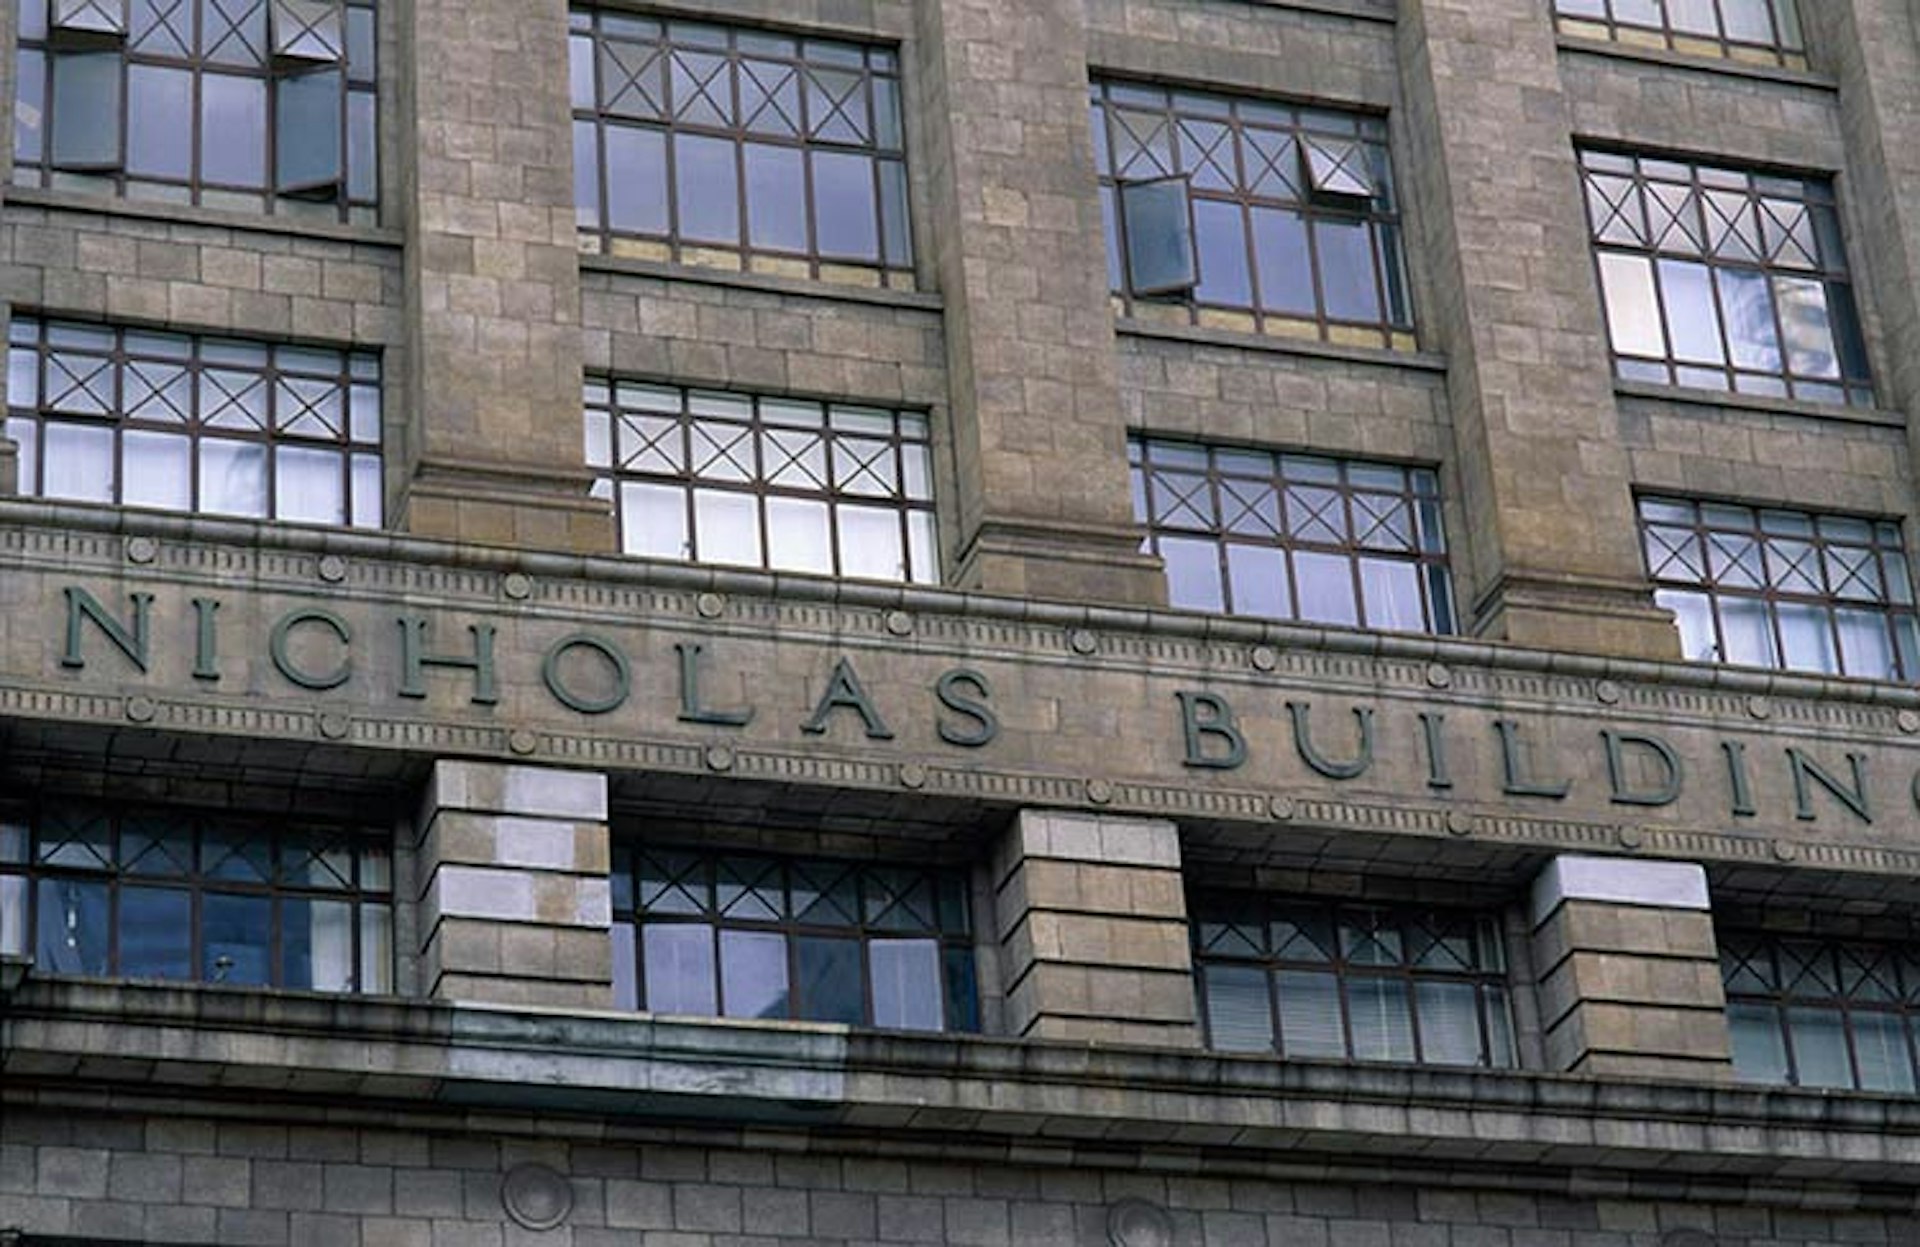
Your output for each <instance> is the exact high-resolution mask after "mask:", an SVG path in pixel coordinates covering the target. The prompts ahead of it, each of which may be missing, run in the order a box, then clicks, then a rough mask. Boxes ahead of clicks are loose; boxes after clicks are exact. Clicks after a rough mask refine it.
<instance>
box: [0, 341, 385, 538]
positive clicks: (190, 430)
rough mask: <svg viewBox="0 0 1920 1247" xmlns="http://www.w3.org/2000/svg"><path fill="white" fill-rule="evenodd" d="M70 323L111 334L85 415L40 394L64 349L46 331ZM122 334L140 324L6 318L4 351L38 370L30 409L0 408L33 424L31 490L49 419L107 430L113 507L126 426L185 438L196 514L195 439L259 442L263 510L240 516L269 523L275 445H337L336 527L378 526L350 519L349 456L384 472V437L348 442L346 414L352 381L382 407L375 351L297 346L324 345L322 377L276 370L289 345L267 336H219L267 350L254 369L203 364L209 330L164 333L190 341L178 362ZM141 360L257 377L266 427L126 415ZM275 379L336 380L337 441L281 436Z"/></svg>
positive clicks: (42, 464)
mask: <svg viewBox="0 0 1920 1247" xmlns="http://www.w3.org/2000/svg"><path fill="white" fill-rule="evenodd" d="M69 326H70V327H73V328H78V329H84V330H86V331H89V332H102V333H111V334H112V335H113V340H114V345H113V347H112V348H111V350H110V351H109V352H108V353H107V355H106V358H107V360H108V366H109V367H110V368H111V369H112V370H113V397H112V400H111V402H110V404H109V410H108V411H107V412H106V413H104V414H89V413H83V412H70V411H62V410H59V409H58V408H55V407H53V406H52V405H51V404H50V403H49V401H48V395H47V372H48V361H49V359H51V358H54V357H56V356H58V355H59V354H60V353H61V352H62V351H63V350H65V349H66V348H63V347H56V346H53V345H52V344H51V342H50V336H51V331H53V330H56V329H59V328H63V327H69ZM28 332H31V334H32V337H33V341H32V343H30V344H29V343H25V342H22V341H19V340H18V339H19V338H22V337H25V336H26V334H27V333H28ZM129 332H140V331H139V330H131V331H130V330H128V329H127V328H125V327H123V326H119V325H102V324H86V323H82V322H74V321H63V320H53V319H42V318H39V317H32V316H16V317H15V318H14V320H13V322H12V326H11V330H10V336H9V340H8V344H7V349H8V352H9V354H11V352H13V351H32V352H33V353H34V355H35V366H36V368H37V369H38V385H37V389H38V391H39V393H38V401H37V402H36V404H35V405H34V406H33V407H30V408H29V407H18V406H14V405H13V403H14V402H15V401H17V399H18V396H17V395H10V396H9V405H8V407H7V409H6V419H7V420H9V421H11V420H31V421H33V422H34V424H35V426H36V436H35V438H34V447H33V453H34V459H33V463H32V465H31V471H32V479H33V481H34V483H35V486H36V490H35V492H36V496H42V497H44V496H45V491H46V479H47V478H46V466H47V438H46V428H47V426H48V424H49V423H53V424H71V425H85V426H89V427H95V428H104V429H108V430H111V432H112V436H113V456H114V489H113V495H114V496H113V498H112V499H111V500H109V503H107V504H104V505H113V506H124V505H127V504H126V503H125V502H124V498H125V490H126V471H125V467H126V452H125V448H124V447H125V437H126V434H127V433H129V432H148V431H151V432H155V433H166V434H170V435H173V436H177V437H183V438H185V439H187V441H188V443H189V444H190V446H191V447H192V450H191V453H190V454H189V469H188V470H189V473H190V476H189V480H188V496H189V498H190V502H189V505H188V506H187V507H186V508H185V510H184V512H183V513H184V514H211V513H209V512H203V511H202V509H201V489H200V453H199V448H200V445H201V443H202V442H205V441H218V442H236V443H243V444H246V445H257V446H264V447H266V453H267V468H266V495H265V496H266V513H265V514H264V515H262V516H258V517H247V518H257V519H260V520H263V521H276V522H277V521H280V516H279V509H280V508H279V482H278V479H277V478H278V472H277V471H276V470H275V468H276V464H277V457H278V451H279V450H280V448H282V447H289V448H294V449H299V448H303V447H324V448H327V449H331V450H335V451H337V452H338V454H339V456H340V472H341V494H340V497H341V504H342V507H343V509H344V511H345V515H346V518H345V520H344V521H343V522H342V523H341V524H340V525H338V527H343V528H354V527H379V524H375V525H371V526H361V525H356V524H355V523H354V514H355V505H356V501H357V499H356V498H355V487H354V461H355V460H356V459H357V458H359V457H362V456H366V455H371V456H373V457H374V458H376V459H377V460H379V462H380V464H381V467H382V470H383V475H384V467H385V462H386V460H385V453H384V444H383V443H384V438H382V439H381V440H376V441H374V442H364V441H356V440H354V438H353V417H352V402H353V390H354V388H355V387H356V386H372V387H374V388H375V389H376V390H378V391H379V392H380V394H381V402H382V404H383V405H384V402H385V383H384V381H383V380H382V377H381V371H382V370H381V367H380V357H379V356H378V355H377V354H376V353H374V352H372V351H364V350H356V349H353V348H350V347H316V348H299V349H315V350H325V351H328V352H331V353H333V354H336V355H338V356H339V358H340V371H339V372H338V373H336V374H334V375H332V376H331V377H326V378H322V376H321V374H319V373H317V372H306V371H300V370H292V371H283V370H282V369H281V368H280V367H279V365H278V363H277V362H276V360H275V357H274V353H275V351H276V349H277V348H282V347H287V346H289V345H291V344H288V343H279V342H268V341H264V340H260V339H217V340H221V341H245V342H246V343H247V345H249V346H257V347H259V348H261V349H262V350H265V351H266V352H267V353H268V355H267V359H268V362H267V364H266V365H265V366H264V367H262V368H258V369H256V368H253V367H250V366H246V365H239V364H218V363H215V364H209V363H207V362H205V361H204V359H203V356H202V350H203V349H204V344H205V343H206V342H208V341H209V340H215V339H212V337H211V335H206V334H176V333H171V332H169V333H167V334H166V335H165V336H169V337H179V338H184V339H185V340H187V342H188V343H189V344H190V347H189V349H190V352H191V358H190V359H188V360H178V359H169V358H164V357H160V356H146V355H142V354H140V353H139V352H137V351H130V350H129V349H128V347H127V335H128V333H129ZM90 358H91V356H90ZM366 361H371V364H372V375H371V376H370V377H369V376H361V375H358V374H356V372H355V371H354V369H355V364H356V362H366ZM143 362H150V363H155V364H161V365H165V366H167V367H177V368H180V369H182V370H183V371H184V372H185V373H186V375H187V376H188V377H189V378H197V377H198V376H199V375H200V374H201V373H203V372H206V371H210V370H212V371H232V372H244V373H248V374H250V375H257V376H259V378H260V383H261V385H262V386H263V387H264V389H265V391H266V404H267V417H266V424H267V427H266V428H264V429H259V430H242V429H231V428H221V429H218V430H208V429H206V428H205V426H204V425H203V424H202V423H201V420H200V413H199V412H198V410H197V409H196V410H195V411H194V412H192V413H190V414H189V415H186V416H183V417H182V419H181V420H179V421H178V422H170V421H162V420H151V421H150V420H143V419H141V418H139V417H129V416H128V415H127V414H126V401H125V395H126V390H125V370H126V367H127V366H128V365H129V364H130V363H131V364H139V363H143ZM282 377H294V378H299V379H305V380H322V379H325V380H327V381H329V382H331V383H334V384H337V386H338V387H339V393H340V404H341V413H342V417H341V426H342V428H341V434H340V436H339V437H338V438H337V439H334V440H324V439H321V438H318V437H314V436H310V435H305V434H287V433H283V432H281V431H280V430H278V429H276V428H275V427H273V426H274V425H276V424H277V423H278V419H277V412H278V404H279V393H278V382H279V380H280V378H282ZM194 389H195V391H196V392H197V390H198V386H197V384H196V385H195V386H194ZM195 406H196V408H197V400H196V402H195ZM383 432H384V430H383ZM382 495H383V496H382V497H379V498H376V499H375V502H376V503H377V504H379V505H378V506H377V507H376V513H377V514H378V515H379V516H380V517H381V522H382V523H383V522H384V516H385V498H384V488H383V490H382ZM285 522H289V523H293V522H300V523H310V522H313V521H291V520H289V521H285Z"/></svg>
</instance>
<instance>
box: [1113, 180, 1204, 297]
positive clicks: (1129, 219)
mask: <svg viewBox="0 0 1920 1247" xmlns="http://www.w3.org/2000/svg"><path fill="white" fill-rule="evenodd" d="M1120 204H1121V209H1122V211H1123V212H1124V214H1125V217H1126V222H1125V233H1126V243H1127V248H1126V261H1127V273H1128V277H1129V280H1130V283H1131V285H1132V287H1133V292H1134V293H1135V294H1157V293H1161V292H1166V291H1174V290H1185V289H1188V288H1189V287H1191V286H1192V285H1193V284H1194V283H1195V282H1196V281H1197V280H1198V279H1199V272H1198V267H1197V263H1196V261H1195V258H1194V238H1193V218H1192V216H1191V214H1190V213H1189V211H1188V208H1187V183H1186V180H1185V179H1184V178H1167V179H1162V180H1160V181H1155V182H1133V183H1128V184H1126V185H1123V186H1122V187H1121V188H1120Z"/></svg>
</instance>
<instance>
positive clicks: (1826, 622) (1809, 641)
mask: <svg viewBox="0 0 1920 1247" xmlns="http://www.w3.org/2000/svg"><path fill="white" fill-rule="evenodd" d="M1779 611H1780V639H1781V642H1782V644H1783V646H1784V648H1785V653H1784V655H1783V656H1782V660H1781V661H1782V663H1783V664H1784V665H1785V666H1786V667H1787V669H1788V670H1790V671H1820V672H1825V673H1827V674H1829V675H1833V674H1837V673H1838V672H1839V670H1840V662H1839V656H1838V655H1836V654H1835V653H1834V649H1833V626H1832V623H1831V621H1830V619H1829V617H1828V614H1827V611H1826V609H1825V608H1824V607H1819V606H1807V605H1803V604H1801V603H1797V602H1782V603H1781V604H1780V608H1779Z"/></svg>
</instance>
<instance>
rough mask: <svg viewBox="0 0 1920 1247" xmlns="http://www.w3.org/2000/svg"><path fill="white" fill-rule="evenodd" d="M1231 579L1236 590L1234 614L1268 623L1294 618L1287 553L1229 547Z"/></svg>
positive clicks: (1244, 547)
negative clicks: (1259, 618)
mask: <svg viewBox="0 0 1920 1247" xmlns="http://www.w3.org/2000/svg"><path fill="white" fill-rule="evenodd" d="M1227 575H1228V577H1229V580H1230V582H1231V588H1232V590H1233V613H1234V614H1236V615H1254V616H1260V617H1262V618H1267V619H1290V618H1292V617H1293V603H1292V600H1291V598H1290V596H1289V593H1288V585H1287V579H1288V578H1287V556H1286V554H1285V553H1284V552H1282V551H1280V550H1278V549H1272V548H1268V547H1265V546H1242V545H1229V546H1228V547H1227Z"/></svg>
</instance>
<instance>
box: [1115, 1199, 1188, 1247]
mask: <svg viewBox="0 0 1920 1247" xmlns="http://www.w3.org/2000/svg"><path fill="white" fill-rule="evenodd" d="M1107 1241H1109V1242H1111V1243H1112V1244H1113V1247H1172V1243H1173V1218H1172V1217H1170V1216H1168V1215H1167V1210H1166V1209H1164V1208H1162V1207H1160V1206H1159V1205H1157V1204H1149V1203H1148V1202H1147V1201H1146V1200H1144V1199H1123V1200H1121V1201H1120V1202H1119V1203H1117V1204H1115V1205H1113V1207H1111V1208H1109V1209H1107Z"/></svg>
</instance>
